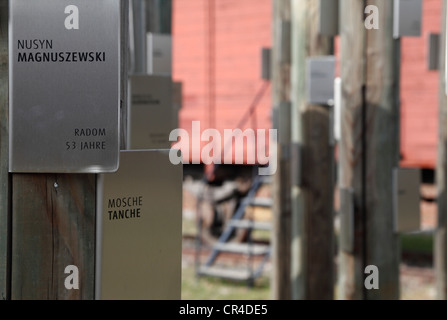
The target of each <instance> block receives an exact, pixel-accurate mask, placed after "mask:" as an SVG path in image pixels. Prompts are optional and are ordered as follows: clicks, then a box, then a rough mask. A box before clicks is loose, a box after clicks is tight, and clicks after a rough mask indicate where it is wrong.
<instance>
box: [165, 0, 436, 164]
mask: <svg viewBox="0 0 447 320" xmlns="http://www.w3.org/2000/svg"><path fill="white" fill-rule="evenodd" d="M272 6H273V4H272V0H243V1H240V0H215V1H209V0H188V1H186V0H173V31H172V32H173V78H174V80H176V81H181V82H183V90H184V91H183V109H182V110H181V112H180V116H179V118H180V120H179V123H180V127H181V128H183V129H185V130H186V131H188V132H189V133H190V134H192V124H193V121H200V124H201V129H202V130H205V129H206V128H216V129H218V130H219V131H220V132H222V133H223V130H224V129H233V128H237V125H238V123H239V121H240V120H241V119H242V117H243V115H244V113H245V112H247V110H248V109H249V107H250V105H251V104H252V102H253V100H254V99H255V97H256V95H257V94H259V91H260V90H261V88H262V86H263V85H264V84H263V80H262V79H261V76H260V74H261V70H260V66H261V54H260V52H261V49H262V48H263V47H271V44H272ZM441 8H442V3H441V0H423V24H422V35H421V36H420V37H415V38H409V37H408V38H402V41H401V46H402V47H401V82H400V86H401V93H400V100H401V137H400V139H401V155H402V161H401V166H404V167H419V168H423V169H434V168H435V167H436V156H437V151H436V150H437V132H438V121H437V118H438V117H437V115H438V92H439V72H438V71H430V70H428V67H427V55H428V37H429V34H430V33H439V32H440V29H441ZM246 128H253V129H255V128H260V129H269V128H271V94H270V91H269V90H266V92H264V95H263V96H262V98H261V99H260V100H259V103H258V104H257V108H256V112H255V113H254V117H251V118H250V121H248V122H247V123H246V124H244V127H242V128H240V129H242V130H244V129H246ZM202 147H203V143H202ZM199 154H200V153H199ZM196 155H197V153H196ZM184 157H185V158H184V160H185V163H191V162H200V159H198V158H197V157H196V156H195V155H194V153H193V152H190V153H189V154H185V155H184Z"/></svg>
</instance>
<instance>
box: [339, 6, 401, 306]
mask: <svg viewBox="0 0 447 320" xmlns="http://www.w3.org/2000/svg"><path fill="white" fill-rule="evenodd" d="M368 4H371V5H375V6H377V8H378V10H379V14H380V19H379V29H371V30H367V29H366V28H365V26H364V18H365V17H364V10H365V7H366V6H367V5H368ZM340 13H341V17H340V29H341V34H340V36H341V78H342V94H343V106H342V110H343V112H342V132H341V141H340V162H339V165H340V189H341V190H342V191H343V190H348V191H349V190H351V192H352V195H353V197H352V201H353V208H354V210H353V211H354V213H353V215H354V216H353V218H354V226H353V228H354V230H353V235H354V236H353V239H352V243H353V250H352V251H351V250H348V249H346V248H341V250H340V252H339V253H340V254H339V290H340V291H339V298H341V299H399V260H400V259H399V246H398V236H397V234H395V233H394V230H393V203H392V199H393V193H392V170H393V168H395V167H398V165H399V162H398V159H399V129H398V128H399V125H398V122H399V108H398V100H397V99H398V92H399V90H398V88H399V87H398V76H399V73H398V69H397V68H396V55H397V54H398V52H399V50H398V42H397V41H396V40H394V39H393V32H392V29H393V2H392V1H388V0H375V1H358V0H341V7H340ZM342 201H343V202H349V201H351V200H349V197H342ZM343 202H342V203H341V208H347V207H349V206H350V205H351V204H352V203H343ZM346 214H348V212H346V211H343V210H342V211H341V215H346ZM346 220H349V219H346ZM349 228H350V226H349V225H348V224H342V225H341V233H347V232H349ZM367 265H375V266H377V267H378V270H379V275H380V276H379V289H378V290H367V289H366V288H365V286H364V278H365V274H364V271H365V267H366V266H367Z"/></svg>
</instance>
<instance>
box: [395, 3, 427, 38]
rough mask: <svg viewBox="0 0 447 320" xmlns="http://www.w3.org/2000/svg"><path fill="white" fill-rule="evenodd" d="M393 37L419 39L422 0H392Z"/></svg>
mask: <svg viewBox="0 0 447 320" xmlns="http://www.w3.org/2000/svg"><path fill="white" fill-rule="evenodd" d="M393 14H394V18H393V24H394V25H393V37H394V38H395V39H397V38H399V37H420V36H421V29H422V0H394V12H393Z"/></svg>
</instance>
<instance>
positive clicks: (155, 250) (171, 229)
mask: <svg viewBox="0 0 447 320" xmlns="http://www.w3.org/2000/svg"><path fill="white" fill-rule="evenodd" d="M182 174H183V172H182V166H181V165H177V166H176V165H173V164H171V162H170V160H169V150H138V151H122V152H121V160H120V167H119V169H118V171H117V172H115V173H104V174H100V175H98V180H97V181H98V182H97V190H98V193H97V206H98V208H97V213H98V214H97V245H96V293H95V296H96V299H104V300H116V299H119V300H127V299H132V300H143V299H144V300H149V299H151V300H159V299H163V300H165V299H166V300H179V299H180V295H181V256H182Z"/></svg>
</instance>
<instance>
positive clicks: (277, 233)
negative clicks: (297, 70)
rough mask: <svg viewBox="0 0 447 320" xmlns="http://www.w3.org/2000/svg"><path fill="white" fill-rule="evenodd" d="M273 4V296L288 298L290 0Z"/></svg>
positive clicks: (282, 0) (289, 240)
mask: <svg viewBox="0 0 447 320" xmlns="http://www.w3.org/2000/svg"><path fill="white" fill-rule="evenodd" d="M272 4H273V48H272V103H273V108H274V110H276V111H275V112H276V114H277V115H278V116H277V118H278V121H277V122H278V123H277V125H278V128H277V129H278V136H279V141H278V153H277V154H278V166H277V171H276V174H275V176H274V183H273V232H272V240H271V241H272V250H273V256H272V264H273V271H272V278H271V288H272V289H271V290H272V297H273V299H276V300H289V299H291V268H290V244H291V212H290V211H291V204H290V186H291V184H290V155H289V152H288V151H289V148H290V126H289V125H287V123H286V122H290V116H288V110H290V54H291V50H290V44H291V42H290V41H291V40H290V14H291V11H290V9H291V7H290V0H275V1H272Z"/></svg>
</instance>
